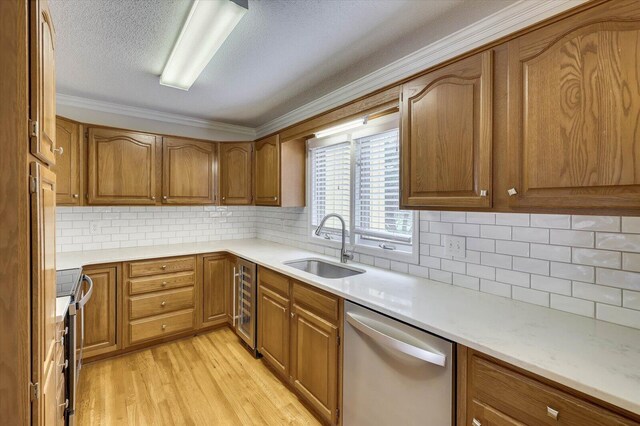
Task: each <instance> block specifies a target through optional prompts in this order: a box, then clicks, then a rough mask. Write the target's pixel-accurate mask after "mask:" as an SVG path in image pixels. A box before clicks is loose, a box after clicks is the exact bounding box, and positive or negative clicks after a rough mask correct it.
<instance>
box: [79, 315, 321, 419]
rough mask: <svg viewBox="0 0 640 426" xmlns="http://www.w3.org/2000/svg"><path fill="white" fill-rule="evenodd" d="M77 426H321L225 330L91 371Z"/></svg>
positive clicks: (83, 380)
mask: <svg viewBox="0 0 640 426" xmlns="http://www.w3.org/2000/svg"><path fill="white" fill-rule="evenodd" d="M77 411H78V413H77V419H78V424H79V425H132V426H133V425H135V426H139V425H288V424H289V425H319V424H320V423H319V422H318V421H317V420H316V419H315V418H314V417H313V415H312V414H311V413H310V412H309V411H308V410H307V409H306V408H305V407H304V406H303V405H302V403H301V402H300V401H299V400H298V399H297V398H296V396H295V395H294V394H293V393H291V391H289V390H288V389H287V388H286V387H285V386H284V385H283V384H282V383H281V382H280V381H279V380H278V379H277V378H276V377H275V376H274V375H273V373H271V372H270V371H269V370H268V369H267V368H266V367H265V366H264V365H263V363H262V362H261V361H259V360H256V359H254V358H253V357H251V355H250V354H249V353H248V352H247V351H246V350H245V349H244V348H243V347H242V346H241V345H240V343H239V342H238V338H237V336H236V335H235V334H234V333H233V332H232V331H231V330H229V329H227V328H222V329H219V330H215V331H212V332H210V333H206V334H202V335H200V336H196V337H194V338H190V339H183V340H179V341H176V342H171V343H167V344H163V345H161V346H157V347H154V348H150V349H147V350H144V351H141V352H136V353H132V354H129V355H125V356H121V357H118V358H113V359H107V360H103V361H97V362H94V363H90V364H86V365H85V366H83V368H82V372H81V375H80V383H79V395H78V409H77Z"/></svg>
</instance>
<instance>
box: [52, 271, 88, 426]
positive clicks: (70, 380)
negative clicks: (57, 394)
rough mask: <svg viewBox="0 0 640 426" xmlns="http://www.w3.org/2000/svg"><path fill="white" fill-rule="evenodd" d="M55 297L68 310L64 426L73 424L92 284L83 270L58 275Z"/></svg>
mask: <svg viewBox="0 0 640 426" xmlns="http://www.w3.org/2000/svg"><path fill="white" fill-rule="evenodd" d="M56 281H57V287H58V288H57V293H58V294H57V296H58V297H65V296H68V297H70V302H69V310H68V311H67V317H66V319H65V323H66V326H67V327H68V335H67V339H66V340H65V348H64V350H65V358H66V360H67V361H68V363H67V365H68V367H67V368H66V369H65V384H66V394H67V395H66V397H67V399H68V401H69V404H68V407H67V411H66V415H65V417H66V419H67V424H69V425H74V424H75V409H76V400H77V398H76V394H77V386H78V378H79V377H80V369H81V368H82V349H83V347H84V307H85V305H86V304H87V302H88V301H89V299H90V298H91V293H92V292H93V281H91V278H90V277H89V276H87V275H84V274H82V269H66V270H62V271H58V272H57V280H56Z"/></svg>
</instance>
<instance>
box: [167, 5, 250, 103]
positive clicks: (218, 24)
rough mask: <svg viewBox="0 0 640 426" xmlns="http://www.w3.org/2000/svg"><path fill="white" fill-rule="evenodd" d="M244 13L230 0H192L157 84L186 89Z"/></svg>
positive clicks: (245, 11)
mask: <svg viewBox="0 0 640 426" xmlns="http://www.w3.org/2000/svg"><path fill="white" fill-rule="evenodd" d="M245 13H247V9H246V8H245V7H242V6H240V5H238V4H236V3H235V2H233V1H231V0H194V2H193V5H192V6H191V10H190V11H189V16H188V17H187V20H186V21H185V23H184V25H183V27H182V31H180V35H179V36H178V40H176V43H175V45H174V46H173V50H172V51H171V55H170V56H169V60H168V61H167V64H166V65H165V67H164V70H163V71H162V75H161V76H160V84H162V85H164V86H170V87H175V88H176V89H182V90H189V88H190V87H191V85H192V84H193V82H194V81H196V79H197V78H198V76H199V75H200V73H201V72H202V70H203V69H204V67H206V66H207V64H208V63H209V61H211V58H213V55H215V54H216V52H217V51H218V49H219V48H220V46H222V43H224V41H225V40H226V39H227V37H228V36H229V34H231V31H233V29H234V28H235V27H236V25H237V24H238V22H240V19H242V17H243V16H244V14H245Z"/></svg>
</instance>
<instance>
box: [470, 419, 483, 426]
mask: <svg viewBox="0 0 640 426" xmlns="http://www.w3.org/2000/svg"><path fill="white" fill-rule="evenodd" d="M471 424H472V425H473V426H482V423H480V420H478V419H473V421H472V422H471Z"/></svg>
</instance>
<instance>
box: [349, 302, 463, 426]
mask: <svg viewBox="0 0 640 426" xmlns="http://www.w3.org/2000/svg"><path fill="white" fill-rule="evenodd" d="M344 310H345V312H344V369H343V404H342V405H343V407H342V408H343V416H344V417H343V424H344V426H360V425H367V426H369V425H380V426H382V425H394V426H395V425H403V426H404V425H423V426H450V425H452V424H453V407H454V404H453V398H454V393H453V389H454V383H453V380H454V375H453V371H454V365H453V364H454V359H453V343H451V342H449V341H448V340H445V339H442V338H440V337H437V336H435V335H433V334H430V333H427V332H425V331H422V330H419V329H417V328H415V327H411V326H409V325H407V324H404V323H402V322H399V321H396V320H394V319H391V318H389V317H387V316H385V315H382V314H379V313H377V312H375V311H372V310H370V309H367V308H363V307H362V306H359V305H356V304H354V303H351V302H348V301H347V302H345V304H344Z"/></svg>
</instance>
